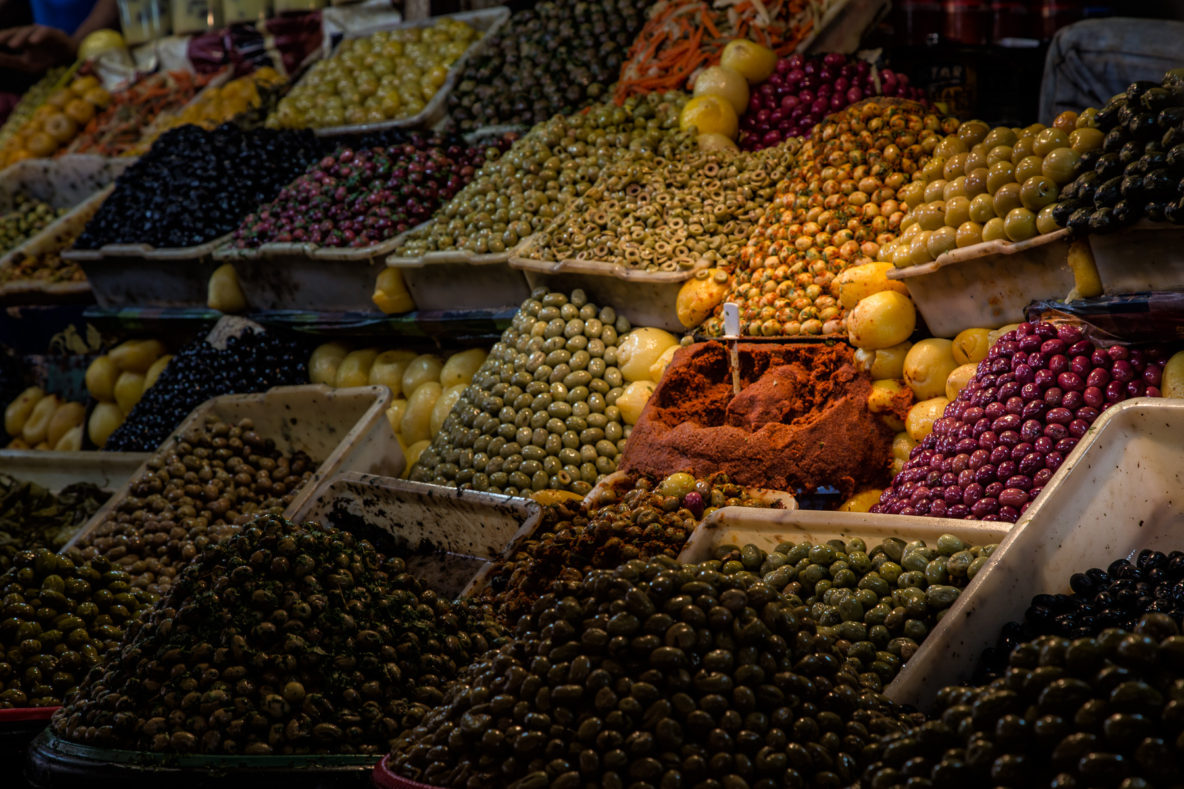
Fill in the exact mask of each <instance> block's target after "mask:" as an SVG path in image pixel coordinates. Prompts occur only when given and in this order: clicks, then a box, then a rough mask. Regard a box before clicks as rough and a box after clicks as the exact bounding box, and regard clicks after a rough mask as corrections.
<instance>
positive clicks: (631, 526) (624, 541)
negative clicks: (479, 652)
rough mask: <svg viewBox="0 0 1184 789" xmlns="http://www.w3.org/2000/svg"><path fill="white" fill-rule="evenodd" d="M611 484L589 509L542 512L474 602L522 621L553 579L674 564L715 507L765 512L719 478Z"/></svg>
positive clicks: (569, 504)
mask: <svg viewBox="0 0 1184 789" xmlns="http://www.w3.org/2000/svg"><path fill="white" fill-rule="evenodd" d="M612 482H613V484H612V485H608V486H607V489H604V490H603V491H601V489H598V493H597V494H595V495H594V496H593V497H592V498H593V499H594V500H592V501H588V500H574V501H570V500H569V501H560V502H556V503H551V504H547V505H546V506H544V507H543V513H542V517H541V519H540V521H539V526H538V528H537V529H536V530H535V531H534V533H533V534H531V535H530V536H529V537H527V538H526V539H524V540H522V541H521V542H518V543H516V544H515V545H514V546H513V549H512V550H511V551H509V553H508V555H506V556H505V557H503V558H502V559H500V560H499V561H498V562H497V563H496V564H495V565H494V567H493V568H492V569H491V570H490V572H489V574H488V576H487V577H486V584H487V585H486V587H485V590H484V591H483V592H482V593H481V594H482V597H483V599H487V600H489V601H490V602H492V603H493V604H494V607H495V609H496V611H497V614H498V616H499V617H500V618H501V619H502V620H503V621H506V622H514V621H517V620H518V619H519V618H520V617H522V616H524V615H525V614H526V613H527V612H528V611H529V610H530V607H531V606H532V605H534V602H535V600H537V599H538V598H539V596H540V595H542V594H544V593H545V592H546V591H547V589H548V588H549V587H550V585H551V583H552V582H553V581H555V580H557V579H563V578H569V577H573V575H574V574H578V573H585V572H588V571H589V570H592V569H594V568H611V567H616V566H617V565H618V564H621V563H622V562H626V561H629V560H632V559H650V558H653V557H655V556H668V557H677V556H678V554H679V552H680V551H681V550H682V548H683V546H684V545H685V544H686V541H687V538H689V537H690V536H691V532H692V531H694V529H695V526H696V525H697V524H698V523H699V519H700V518H702V517H703V516H704V514H710V513H711V512H713V511H714V510H716V509H719V508H720V507H728V506H740V505H742V506H745V507H769V506H772V505H771V504H770V502H768V501H766V500H764V499H759V498H753V497H752V496H751V495H750V494H749V493H748V491H746V490H745V489H744V488H742V487H740V486H739V485H735V484H733V483H732V482H731V481H729V480H728V477H727V475H726V474H715V475H712V476H711V477H710V478H708V479H704V480H696V479H695V478H694V477H692V476H691V475H690V474H686V473H681V472H680V473H676V474H671V475H670V476H669V477H667V478H666V479H664V480H660V481H656V482H655V481H654V480H652V479H650V478H648V477H644V476H642V477H630V478H626V479H620V480H612ZM606 485H607V483H606Z"/></svg>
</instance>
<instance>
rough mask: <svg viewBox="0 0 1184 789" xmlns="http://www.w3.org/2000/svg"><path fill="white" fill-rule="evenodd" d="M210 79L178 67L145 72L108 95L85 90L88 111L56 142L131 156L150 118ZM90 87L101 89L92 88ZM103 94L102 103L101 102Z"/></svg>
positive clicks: (175, 106)
mask: <svg viewBox="0 0 1184 789" xmlns="http://www.w3.org/2000/svg"><path fill="white" fill-rule="evenodd" d="M213 78H214V75H212V74H194V73H193V72H190V71H184V70H180V69H178V70H175V71H162V72H157V73H155V74H149V75H148V76H146V77H144V78H143V79H140V80H138V81H136V82H133V83H132V84H131V85H129V86H128V87H126V88H124V89H123V90H121V91H118V92H116V93H112V94H106V92H105V91H103V93H95V94H94V95H93V96H92V93H91V92H90V91H88V92H87V93H86V94H85V96H84V100H85V101H91V102H92V103H93V105H94V109H93V110H92V114H91V115H90V116H86V117H85V120H83V119H82V118H83V116H81V115H80V116H79V117H78V119H77V120H78V126H77V127H76V128H77V132H76V133H75V134H72V135H70V136H69V137H68V138H67V139H66V140H64V141H59V142H63V143H68V145H66V147H65V150H66V151H67V152H68V153H96V154H100V155H102V156H128V155H131V154H132V153H133V152H134V151H135V150H136V146H137V145H138V144H139V142H140V139H141V136H142V135H143V134H144V132H145V130H146V129H147V128H148V127H149V125H150V124H151V123H152V122H153V120H155V119H156V118H158V117H159V116H161V115H163V114H166V113H170V114H171V113H175V112H179V111H180V110H181V108H182V107H184V106H185V105H186V104H188V103H189V102H190V101H191V100H192V99H193V97H194V96H196V95H197V94H198V92H199V91H200V90H201V89H202V88H203V87H205V86H206V85H208V84H209V83H210V81H211V80H212V79H213ZM91 79H93V77H92V78H91ZM96 82H97V81H96ZM90 90H91V91H102V90H103V89H102V88H101V87H94V88H91V89H90ZM104 94H106V96H105V98H106V102H105V103H101V102H100V100H101V99H103V98H104ZM47 122H48V120H47ZM47 131H48V129H47Z"/></svg>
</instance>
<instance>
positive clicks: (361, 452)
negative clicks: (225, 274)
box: [66, 384, 403, 549]
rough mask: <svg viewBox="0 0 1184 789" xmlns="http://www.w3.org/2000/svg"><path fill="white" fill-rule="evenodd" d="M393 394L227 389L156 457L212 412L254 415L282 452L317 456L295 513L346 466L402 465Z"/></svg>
mask: <svg viewBox="0 0 1184 789" xmlns="http://www.w3.org/2000/svg"><path fill="white" fill-rule="evenodd" d="M390 401H391V392H390V389H387V388H386V387H385V386H359V387H355V388H346V389H332V388H330V387H328V386H325V385H324V384H305V385H302V386H277V387H273V388H272V389H269V390H268V391H266V392H262V393H259V394H238V395H223V396H221V397H215V398H212V399H210V400H207V401H206V402H204V403H203V404H201V405H199V406H198V407H197V408H195V409H194V410H193V412H192V413H191V414H189V416H187V417H186V418H185V419H184V420H183V421H182V422H181V424H180V425H179V426H178V427H177V429H176V430H174V431H173V432H172V434H171V435H169V437H168V438H166V439H165V440H164V442H163V443H162V444H161V448H160V449H157V451H156V452H154V453H152V455H151V456H150V458H151V457H155V456H157V455H159V454H162V452H163V451H164V450H165V449H166V448H167V447H169V446H171V445H172V444H174V443H175V442H177V441H179V440H180V436H182V435H184V433H185V432H187V431H188V430H189V429H190V428H191V427H195V426H198V425H201V424H203V423H204V421H205V419H206V417H208V416H213V417H217V418H218V419H220V420H222V421H224V422H230V423H235V422H238V421H239V420H240V419H251V420H253V421H254V423H255V431H256V432H257V433H258V434H259V435H260V436H262V437H263V438H265V439H271V440H273V441H275V445H276V447H277V448H278V449H279V450H280V451H281V452H295V451H298V450H299V451H303V452H306V453H307V454H308V455H309V457H311V458H312V459H313V461H314V462H316V463H317V464H318V465H317V470H316V472H314V474H313V476H312V479H311V480H309V482H308V483H307V484H306V485H305V486H304V488H303V489H301V491H300V492H299V493H297V494H296V496H295V497H294V498H293V499H292V502H291V503H290V504H289V505H288V507H287V509H285V510H284V516H285V517H291V516H292V515H293V514H295V513H296V512H298V511H299V510H300V509H301V508H302V507H303V506H304V504H305V502H307V501H308V499H309V497H310V496H311V495H312V492H313V490H314V489H315V488H316V486H317V485H318V484H319V483H320V482H321V481H322V480H325V479H328V478H330V477H332V476H333V475H335V474H337V473H338V472H340V471H367V472H374V473H380V474H387V475H391V476H398V475H399V474H400V473H402V471H403V452H402V450H401V449H400V448H399V442H398V440H397V439H396V438H395V434H394V431H392V430H391V427H390V423H389V422H388V421H387V418H386V409H387V408H388V407H389V406H390ZM149 473H151V472H150V470H149V469H148V466H147V462H145V463H144V464H143V465H141V466H140V467H139V468H138V469H136V472H135V474H133V475H132V480H138V479H140V478H142V477H144V476H146V475H147V474H149ZM127 497H128V488H127V486H125V487H124V488H123V489H122V490H120V492H118V493H117V494H116V495H114V496H112V497H111V498H110V499H109V500H108V501H107V503H106V504H104V505H103V506H102V507H101V508H100V509H99V510H98V512H96V513H95V514H94V516H93V517H91V519H90V520H89V521H87V522H86V524H85V525H84V526H83V527H82V529H81V530H80V531H79V532H78V534H76V535H74V537H73V538H72V539H71V540H70V542H69V543H67V544H66V548H67V549H69V548H71V547H73V546H74V545H75V544H76V543H78V542H79V541H80V540H82V539H84V538H85V537H87V536H89V535H90V534H92V533H94V531H95V530H97V529H98V528H99V527H100V526H102V525H103V524H104V523H105V522H106V521H107V519H108V518H110V516H111V514H112V513H113V512H115V510H116V509H117V508H118V507H119V506H120V505H121V504H122V503H123V502H124V500H126V499H127Z"/></svg>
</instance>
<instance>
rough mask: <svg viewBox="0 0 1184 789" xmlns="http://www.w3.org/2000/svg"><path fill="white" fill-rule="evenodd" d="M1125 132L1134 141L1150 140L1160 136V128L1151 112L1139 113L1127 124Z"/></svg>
mask: <svg viewBox="0 0 1184 789" xmlns="http://www.w3.org/2000/svg"><path fill="white" fill-rule="evenodd" d="M1127 130H1128V131H1129V132H1130V135H1131V137H1133V138H1134V139H1136V140H1144V141H1146V140H1150V139H1151V138H1152V137H1159V136H1160V126H1159V124H1158V123H1157V121H1156V115H1155V113H1153V112H1141V113H1138V114H1137V115H1135V116H1134V117H1132V118H1131V119H1130V121H1128V122H1127Z"/></svg>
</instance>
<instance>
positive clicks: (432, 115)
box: [297, 6, 510, 137]
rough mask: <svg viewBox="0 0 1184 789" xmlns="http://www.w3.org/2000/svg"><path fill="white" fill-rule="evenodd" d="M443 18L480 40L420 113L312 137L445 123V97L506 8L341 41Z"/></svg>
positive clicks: (333, 129) (454, 66) (364, 31)
mask: <svg viewBox="0 0 1184 789" xmlns="http://www.w3.org/2000/svg"><path fill="white" fill-rule="evenodd" d="M446 18H447V19H456V20H459V21H461V22H465V23H467V24H469V25H471V26H472V27H474V28H476V29H477V30H479V31H481V33H482V36H481V38H480V39H478V40H477V41H475V42H473V44H472V45H471V46H469V48H468V49H466V50H465V52H464V54H462V55H461V56H460V57H459V58H457V59H456V61H455V62H454V63H453V64H452V65H451V66H449V67H448V76H447V77H446V78H445V79H444V84H443V85H441V86H440V88H439V90H437V91H436V93H435V95H433V96H432V98H431V99H430V100H429V101H428V103H427V104H426V105H424V108H423V109H422V110H420V111H419V112H418V113H416V114H415V115H412V116H411V117H409V118H401V119H399V120H390V121H379V122H376V123H360V124H352V125H350V124H347V125H343V126H325V127H321V128H314V129H313V133H314V134H316V135H317V136H320V137H332V136H336V135H340V134H364V133H366V132H375V131H383V130H386V129H420V128H430V127H433V126H436V125H438V124H440V123H441V122H442V121H444V120H445V118H446V117H447V109H446V107H445V105H446V103H447V101H448V94H449V93H451V92H452V88H453V86H454V85H456V81H457V79H458V78H459V77H460V72H461V70H462V69H463V68H464V66H465V63H466V62H467V61H468V59H469V58H470V57H471V56H472V54H473V53H474V52H475V51H477V48H478V47H480V46H481V45H482V44H483V43H484V42H485V40H486V39H487V38H488V37H489V36H490V35H491V34H492V33H494V32H496V31H497V29H498V28H499V27H501V26H502V25H503V24H505V23H506V21H508V20H509V18H510V9H508V8H506V7H505V6H493V7H492V8H482V9H478V10H476V11H462V12H460V13H458V14H446V15H444V16H433V17H429V18H427V19H418V20H416V21H414V22H400V23H399V24H396V25H379V26H376V27H370V28H363V29H360V30H356V31H351V32H350V33H349V34H348V35H347V36H346V37H345V39H343V40H347V39H353V38H366V37H367V36H371V35H373V34H375V33H379V32H382V31H383V30H406V29H408V28H417V27H431V26H432V25H435V24H436V23H437V22H439V21H440V20H441V19H446ZM329 57H332V54H330V55H329ZM306 74H307V72H306ZM302 79H303V77H302ZM297 85H299V83H297Z"/></svg>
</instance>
